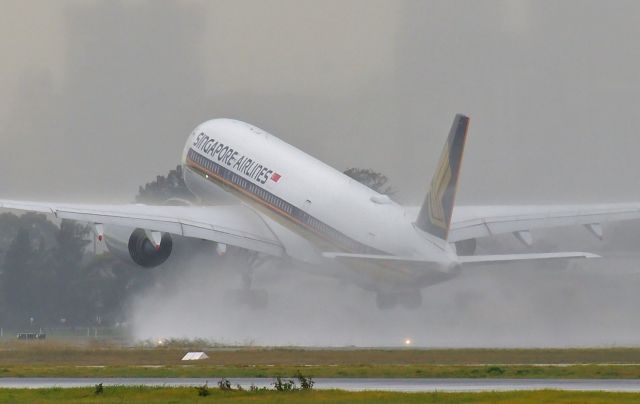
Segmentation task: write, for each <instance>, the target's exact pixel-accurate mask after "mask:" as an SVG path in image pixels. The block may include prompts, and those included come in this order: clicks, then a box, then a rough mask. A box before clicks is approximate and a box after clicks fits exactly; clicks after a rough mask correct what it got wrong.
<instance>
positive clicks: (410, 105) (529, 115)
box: [0, 0, 640, 204]
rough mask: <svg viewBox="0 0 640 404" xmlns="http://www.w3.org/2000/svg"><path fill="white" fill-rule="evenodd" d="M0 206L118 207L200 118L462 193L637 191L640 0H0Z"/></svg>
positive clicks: (620, 197) (549, 196)
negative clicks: (453, 150) (455, 144)
mask: <svg viewBox="0 0 640 404" xmlns="http://www.w3.org/2000/svg"><path fill="white" fill-rule="evenodd" d="M0 6H1V10H2V12H1V13H0V55H1V57H2V59H1V60H2V63H0V198H36V199H42V200H46V199H51V200H77V201H129V200H131V199H132V198H133V196H134V195H135V193H136V191H137V187H138V185H140V184H144V183H145V182H147V181H149V180H152V179H154V178H155V176H156V175H157V174H164V173H166V172H167V171H168V170H169V169H171V168H172V167H174V166H175V165H176V164H177V163H178V161H179V156H180V152H181V150H182V147H183V144H184V141H185V138H186V136H187V134H188V133H189V132H190V131H191V129H192V128H193V127H194V126H195V125H197V124H198V123H200V122H202V121H204V120H207V119H210V118H214V117H232V118H237V119H240V120H244V121H247V122H251V123H253V124H255V125H257V126H259V127H262V128H264V129H265V130H268V131H270V132H271V133H273V134H275V135H276V136H279V137H281V138H282V139H284V140H285V141H287V142H290V143H292V144H293V145H295V146H297V147H299V148H301V149H303V150H305V151H307V152H308V153H310V154H311V155H313V156H315V157H318V158H320V159H322V160H324V161H325V162H327V163H329V164H331V165H332V166H334V167H335V168H337V169H340V170H343V169H345V168H348V167H353V166H356V167H370V168H374V169H376V170H379V171H381V172H383V173H385V174H387V175H388V176H389V177H390V178H391V180H392V182H393V184H394V185H395V186H396V188H398V189H399V190H400V192H399V198H400V199H401V200H402V201H404V202H419V201H420V200H421V198H422V197H423V194H424V193H425V192H426V188H427V184H428V182H429V179H430V177H431V173H432V170H433V168H434V166H435V163H436V160H437V157H438V155H439V153H440V149H441V147H442V144H443V142H444V139H445V137H446V134H447V131H448V128H449V125H450V124H451V120H452V118H453V115H454V114H455V113H456V112H463V113H466V114H468V115H470V116H471V118H472V123H471V125H472V126H471V131H470V138H469V144H468V146H467V151H466V153H465V162H464V165H463V172H462V183H461V188H460V191H461V195H460V199H461V202H463V203H467V204H472V203H529V202H570V201H577V202H598V201H602V202H605V201H628V200H640V176H639V175H638V169H639V168H640V162H639V161H638V160H639V158H638V150H639V149H640V138H639V137H638V136H637V130H638V126H639V124H638V122H637V116H638V110H639V109H640V46H639V45H638V38H640V2H637V1H593V0H576V1H568V0H565V1H557V0H549V1H545V0H535V1H534V0H521V1H517V0H501V1H498V0H495V1H488V0H487V1H471V0H469V1H462V0H458V1H452V0H444V1H398V0H393V1H392V0H388V1H384V0H350V1H345V0H328V1H308V0H277V1H268V2H267V1H246V0H245V1H242V0H241V1H239V0H232V1H167V0H131V1H102V0H100V1H94V0H59V1H49V0H31V1H22V0H1V1H0Z"/></svg>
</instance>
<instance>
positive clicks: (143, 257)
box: [0, 114, 640, 309]
mask: <svg viewBox="0 0 640 404" xmlns="http://www.w3.org/2000/svg"><path fill="white" fill-rule="evenodd" d="M468 127H469V118H468V117H467V116H465V115H461V114H458V115H456V116H455V118H454V121H453V124H452V126H451V130H450V133H449V136H448V138H447V141H446V143H445V145H444V148H443V151H442V154H441V156H440V160H439V162H438V166H437V170H436V172H435V174H434V175H433V177H432V180H431V183H430V187H429V189H428V192H427V193H426V197H425V199H424V202H423V204H422V205H421V206H419V207H404V206H401V205H399V204H398V203H396V202H395V201H393V200H392V199H390V198H389V197H388V196H387V195H383V194H380V193H378V192H376V191H374V190H372V189H370V188H368V187H366V186H365V185H363V184H361V183H359V182H358V181H356V180H354V179H352V178H350V177H349V176H347V175H345V174H343V173H341V172H340V171H338V170H336V169H334V168H332V167H330V166H329V165H327V164H325V163H323V162H322V161H320V160H318V159H316V158H314V157H312V156H310V155H308V154H306V153H305V152H303V151H301V150H299V149H297V148H296V147H294V146H292V145H290V144H288V143H286V142H284V141H282V140H281V139H279V138H277V137H276V136H273V135H271V134H269V133H268V132H266V131H264V130H262V129H259V128H257V127H255V126H253V125H250V124H248V123H245V122H241V121H238V120H233V119H213V120H209V121H207V122H204V123H202V124H200V125H198V126H197V127H196V128H195V129H194V130H193V131H192V132H191V134H190V135H189V136H188V138H187V142H186V145H185V147H184V150H183V153H182V161H181V164H182V167H183V173H184V179H185V183H186V185H187V186H188V188H189V189H190V190H191V191H192V193H193V194H195V195H196V196H197V197H198V199H199V203H198V204H197V205H196V204H191V203H189V202H186V201H178V203H172V204H170V205H172V206H151V205H142V204H123V205H87V204H68V203H51V202H35V201H16V200H2V199H0V208H4V209H16V210H22V211H33V212H42V213H47V214H51V215H53V216H55V217H56V218H58V219H68V220H75V221H81V222H87V223H90V224H91V225H92V226H93V229H94V233H95V234H96V237H97V238H98V240H100V241H103V240H104V241H105V242H106V245H107V247H108V248H109V249H110V250H111V251H112V252H114V254H116V255H118V256H121V257H125V258H128V259H130V260H132V261H133V262H134V263H136V264H137V265H139V266H141V267H146V268H153V267H157V266H159V265H161V264H163V263H164V262H165V261H166V260H167V259H168V258H169V257H170V256H171V254H172V251H173V247H174V238H179V237H184V238H188V239H195V240H205V242H206V243H209V244H208V245H210V247H211V249H210V251H211V253H212V254H214V253H217V254H220V255H223V254H225V253H226V252H227V249H228V248H229V247H230V248H232V249H235V250H236V251H243V252H246V254H247V255H248V256H252V257H260V258H263V259H274V260H276V262H279V263H280V265H292V266H295V268H300V269H302V270H307V271H310V272H312V273H315V274H320V275H325V276H332V277H337V278H338V279H341V280H345V281H347V282H353V283H354V284H355V285H357V286H359V287H361V288H363V289H365V290H368V291H371V292H373V293H375V298H376V305H377V306H378V308H379V309H390V308H394V307H397V306H401V307H404V308H406V309H416V308H418V307H420V306H421V305H422V289H424V288H426V287H429V286H432V285H435V284H438V283H441V282H446V281H449V280H451V279H453V278H455V277H456V276H458V275H460V273H461V272H462V271H463V270H464V269H466V268H470V267H475V266H479V265H487V264H495V263H509V262H518V261H531V260H543V261H545V260H567V259H574V258H595V257H598V256H597V255H595V254H591V253H587V252H548V253H518V254H500V255H474V254H475V250H476V241H477V240H478V239H480V238H484V237H492V236H496V235H500V234H509V233H511V234H513V235H514V236H515V237H516V238H517V239H518V240H519V241H521V242H522V243H523V244H525V245H531V244H532V242H533V238H532V235H531V233H530V231H531V230H532V229H540V228H548V227H558V226H571V225H583V226H585V227H586V229H587V230H588V231H589V232H590V233H592V234H593V235H594V236H596V237H598V238H600V239H601V238H602V237H603V231H602V223H605V222H611V221H620V220H631V219H637V218H640V204H634V203H629V204H620V203H617V204H597V205H547V206H544V205H541V206H533V205H524V206H456V205H455V196H456V191H457V186H458V180H459V177H460V172H461V165H462V157H463V151H464V147H465V141H466V138H467V132H468ZM246 289H247V293H249V294H250V293H252V289H251V285H250V281H249V282H246ZM258 300H259V301H260V302H261V303H259V305H265V304H266V301H264V299H262V298H260V299H258Z"/></svg>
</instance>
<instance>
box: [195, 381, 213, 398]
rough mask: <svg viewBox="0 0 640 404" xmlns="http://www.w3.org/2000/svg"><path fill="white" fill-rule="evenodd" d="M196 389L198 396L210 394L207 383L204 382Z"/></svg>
mask: <svg viewBox="0 0 640 404" xmlns="http://www.w3.org/2000/svg"><path fill="white" fill-rule="evenodd" d="M196 390H198V396H200V397H206V396H208V395H209V394H211V393H210V392H209V383H208V382H207V383H205V384H203V385H202V386H199V387H196Z"/></svg>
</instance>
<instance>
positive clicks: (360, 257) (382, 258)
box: [322, 252, 435, 263]
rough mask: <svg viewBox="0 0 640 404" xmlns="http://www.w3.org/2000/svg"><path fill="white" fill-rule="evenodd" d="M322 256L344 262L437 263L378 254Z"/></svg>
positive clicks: (325, 253)
mask: <svg viewBox="0 0 640 404" xmlns="http://www.w3.org/2000/svg"><path fill="white" fill-rule="evenodd" d="M322 256H323V257H325V258H337V259H344V260H349V259H353V260H365V261H366V260H369V261H397V262H424V263H430V262H435V261H432V260H425V259H424V258H415V257H401V256H398V255H378V254H349V253H341V252H324V253H322Z"/></svg>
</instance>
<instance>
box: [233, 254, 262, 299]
mask: <svg viewBox="0 0 640 404" xmlns="http://www.w3.org/2000/svg"><path fill="white" fill-rule="evenodd" d="M243 255H244V254H243ZM262 264H264V261H263V260H261V259H260V257H259V255H258V254H257V253H247V255H246V256H243V257H241V259H240V260H239V267H240V268H239V272H240V273H241V277H242V288H240V289H236V290H231V291H229V292H228V293H227V298H229V299H231V300H232V301H233V302H234V303H236V304H238V305H240V306H248V307H249V308H251V309H253V310H261V309H266V308H267V307H268V305H269V293H268V292H267V291H266V290H264V289H254V288H252V283H253V273H254V271H255V269H256V268H257V267H259V266H260V265H262Z"/></svg>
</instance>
